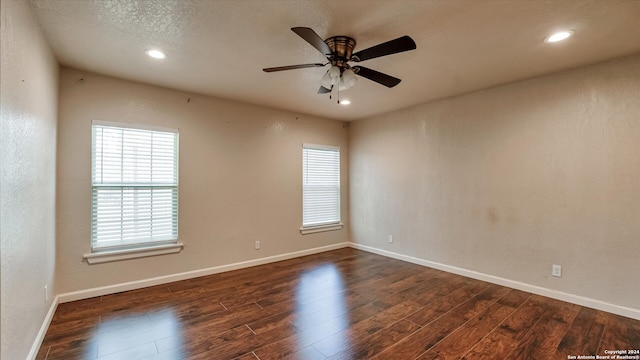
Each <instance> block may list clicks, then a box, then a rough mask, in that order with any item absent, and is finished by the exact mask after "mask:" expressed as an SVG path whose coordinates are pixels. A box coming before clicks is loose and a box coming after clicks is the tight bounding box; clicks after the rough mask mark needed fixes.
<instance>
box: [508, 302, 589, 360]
mask: <svg viewBox="0 0 640 360" xmlns="http://www.w3.org/2000/svg"><path fill="white" fill-rule="evenodd" d="M547 306H548V309H547V311H546V312H545V314H544V316H543V317H541V318H540V320H539V321H538V322H537V323H536V324H535V325H534V326H533V327H532V328H531V329H530V330H529V331H528V332H527V334H526V335H525V336H524V337H523V338H522V340H521V341H520V343H519V344H518V345H517V346H516V347H515V349H514V350H513V351H512V352H511V353H510V354H509V356H508V357H509V358H511V359H552V358H553V357H554V356H555V353H556V351H557V348H558V344H559V343H560V341H561V340H562V338H563V337H564V336H565V334H566V333H567V330H568V328H569V325H570V324H571V323H572V322H573V320H574V318H575V317H576V315H577V314H578V311H579V310H580V306H578V305H574V304H569V303H564V302H561V301H558V300H551V299H549V300H548V301H547Z"/></svg>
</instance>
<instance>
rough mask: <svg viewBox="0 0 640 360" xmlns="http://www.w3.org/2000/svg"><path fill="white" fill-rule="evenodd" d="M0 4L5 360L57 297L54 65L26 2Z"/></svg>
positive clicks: (25, 343)
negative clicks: (0, 17) (55, 279)
mask: <svg viewBox="0 0 640 360" xmlns="http://www.w3.org/2000/svg"><path fill="white" fill-rule="evenodd" d="M0 4H1V5H0V9H1V10H0V12H1V16H2V19H1V21H0V24H1V31H0V33H1V46H2V49H0V53H1V54H2V58H1V61H0V87H1V89H0V96H1V98H0V118H1V121H0V134H1V135H0V165H1V175H0V248H1V249H0V250H1V251H0V254H1V255H0V263H1V266H0V268H1V269H0V278H1V285H0V292H1V293H2V295H1V296H0V298H1V301H0V303H1V310H0V317H1V318H2V329H1V338H0V341H1V343H2V345H1V347H0V358H2V359H7V360H9V359H25V358H26V357H27V355H28V354H29V350H30V348H31V346H32V344H33V343H34V340H35V339H36V338H37V334H38V331H39V330H40V326H41V325H42V323H43V321H44V319H45V317H46V314H47V311H48V310H49V308H50V306H51V304H52V301H53V297H54V295H55V294H56V286H55V285H56V284H55V283H54V277H55V274H54V270H55V178H56V176H55V170H56V158H55V152H56V118H57V90H58V65H57V63H56V61H55V59H54V57H53V55H52V53H51V51H50V49H49V47H48V45H47V44H46V42H45V40H44V38H43V36H42V34H41V32H40V30H39V28H38V25H37V24H36V23H35V22H34V19H33V18H32V17H31V13H30V9H29V7H28V5H27V3H26V2H24V1H13V0H9V1H5V0H2V1H1V2H0ZM45 285H48V300H47V301H45V295H44V294H45V292H44V286H45Z"/></svg>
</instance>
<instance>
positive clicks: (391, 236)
mask: <svg viewBox="0 0 640 360" xmlns="http://www.w3.org/2000/svg"><path fill="white" fill-rule="evenodd" d="M389 242H390V243H392V242H393V235H389Z"/></svg>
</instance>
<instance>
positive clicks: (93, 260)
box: [82, 120, 184, 264]
mask: <svg viewBox="0 0 640 360" xmlns="http://www.w3.org/2000/svg"><path fill="white" fill-rule="evenodd" d="M94 125H98V126H111V127H120V128H127V129H139V130H149V131H161V132H168V133H175V134H179V133H180V131H179V129H174V128H166V127H160V126H151V125H140V124H130V123H122V122H116V121H105V120H92V121H91V127H92V129H93V126H94ZM92 131H93V130H92ZM178 141H179V139H178ZM92 146H93V145H92ZM176 146H177V148H178V149H179V146H180V144H179V142H178V143H177V144H176ZM92 151H93V148H92ZM178 151H179V150H178ZM179 160H180V159H179V157H178V158H177V159H176V161H178V164H177V165H176V166H178V167H179ZM92 166H93V165H92ZM176 188H177V189H178V192H179V178H178V183H177V184H176ZM92 201H93V200H92ZM92 206H93V204H92ZM177 211H178V214H179V208H178V209H177ZM92 226H93V225H92ZM90 243H91V244H92V245H91V247H92V249H91V251H92V252H91V253H88V254H84V255H83V256H82V257H83V258H84V259H86V260H87V263H89V264H99V263H104V262H111V261H119V260H126V259H135V258H142V257H148V256H156V255H164V254H172V253H179V252H180V251H182V249H183V247H184V244H183V243H181V242H179V240H178V238H176V239H175V240H172V241H171V242H169V243H167V242H165V243H149V245H145V244H138V245H134V246H133V247H131V248H126V247H125V248H112V249H109V248H104V249H93V239H91V241H90Z"/></svg>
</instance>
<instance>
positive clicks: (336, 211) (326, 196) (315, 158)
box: [302, 144, 340, 227]
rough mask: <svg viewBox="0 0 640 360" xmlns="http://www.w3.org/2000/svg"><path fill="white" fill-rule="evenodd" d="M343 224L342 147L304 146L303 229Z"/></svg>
mask: <svg viewBox="0 0 640 360" xmlns="http://www.w3.org/2000/svg"><path fill="white" fill-rule="evenodd" d="M339 222H340V148H337V147H332V146H322V145H311V144H303V146H302V226H303V227H310V226H319V225H329V224H337V223H339Z"/></svg>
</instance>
